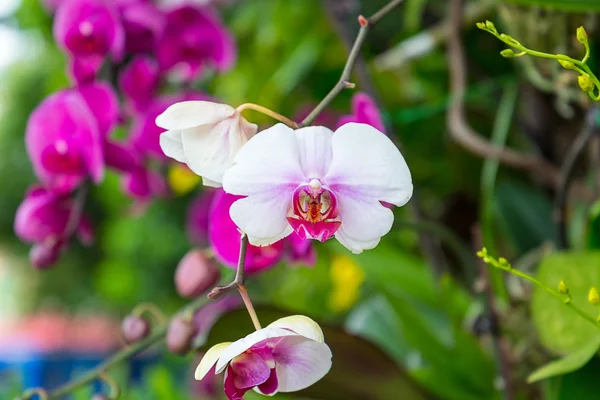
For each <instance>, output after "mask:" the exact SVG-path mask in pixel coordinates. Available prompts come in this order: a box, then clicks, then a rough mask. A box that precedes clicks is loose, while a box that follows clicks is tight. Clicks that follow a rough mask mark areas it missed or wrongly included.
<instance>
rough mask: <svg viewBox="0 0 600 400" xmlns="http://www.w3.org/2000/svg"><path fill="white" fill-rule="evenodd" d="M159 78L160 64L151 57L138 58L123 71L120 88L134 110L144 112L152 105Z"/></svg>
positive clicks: (120, 77)
mask: <svg viewBox="0 0 600 400" xmlns="http://www.w3.org/2000/svg"><path fill="white" fill-rule="evenodd" d="M159 78H160V75H159V71H158V64H157V63H156V60H154V59H153V58H151V57H149V56H137V57H135V58H133V60H131V62H130V63H129V65H127V67H125V69H123V71H122V72H121V75H120V76H119V86H120V88H121V91H122V92H123V94H124V95H125V97H126V98H127V100H128V102H129V103H130V104H131V106H132V108H133V110H135V111H142V112H143V111H144V110H145V109H146V108H147V107H148V105H150V104H151V102H152V100H153V98H154V94H155V91H156V88H157V87H158V81H159Z"/></svg>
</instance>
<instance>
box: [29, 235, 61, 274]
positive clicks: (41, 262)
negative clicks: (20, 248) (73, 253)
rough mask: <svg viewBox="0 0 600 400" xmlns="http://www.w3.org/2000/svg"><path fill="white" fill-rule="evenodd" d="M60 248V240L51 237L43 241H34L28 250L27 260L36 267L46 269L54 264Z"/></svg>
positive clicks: (58, 256)
mask: <svg viewBox="0 0 600 400" xmlns="http://www.w3.org/2000/svg"><path fill="white" fill-rule="evenodd" d="M61 248H62V241H61V240H56V239H51V240H47V241H46V242H44V243H36V244H34V245H33V246H32V247H31V250H30V251H29V261H31V264H32V265H33V266H34V267H36V268H38V269H47V268H49V267H51V266H53V265H54V264H56V262H57V261H58V259H59V258H60V251H61Z"/></svg>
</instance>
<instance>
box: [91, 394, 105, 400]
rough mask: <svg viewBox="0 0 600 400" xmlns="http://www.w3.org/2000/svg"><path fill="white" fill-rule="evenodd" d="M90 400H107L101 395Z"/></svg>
mask: <svg viewBox="0 0 600 400" xmlns="http://www.w3.org/2000/svg"><path fill="white" fill-rule="evenodd" d="M92 400H109V399H108V397H106V396H105V395H103V394H95V395H93V396H92Z"/></svg>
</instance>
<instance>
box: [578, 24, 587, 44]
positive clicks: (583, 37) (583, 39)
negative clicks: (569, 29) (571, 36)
mask: <svg viewBox="0 0 600 400" xmlns="http://www.w3.org/2000/svg"><path fill="white" fill-rule="evenodd" d="M577 41H578V42H579V43H582V44H583V43H587V41H588V35H587V32H586V31H585V28H584V27H583V26H580V27H579V28H577Z"/></svg>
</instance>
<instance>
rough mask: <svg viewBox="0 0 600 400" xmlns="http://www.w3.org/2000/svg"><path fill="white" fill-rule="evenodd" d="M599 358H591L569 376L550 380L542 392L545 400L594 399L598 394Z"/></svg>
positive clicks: (599, 390)
mask: <svg viewBox="0 0 600 400" xmlns="http://www.w3.org/2000/svg"><path fill="white" fill-rule="evenodd" d="M598 370H600V358H598V357H594V358H592V359H591V360H590V361H589V362H588V363H587V364H586V365H584V366H583V368H581V369H579V370H577V371H575V372H572V373H570V374H566V375H562V376H557V377H554V378H550V379H548V380H547V381H544V383H547V384H546V385H545V386H546V387H545V390H544V396H543V398H544V399H545V400H574V399H577V400H579V399H594V398H597V397H598V396H597V395H596V394H594V393H600V379H598Z"/></svg>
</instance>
